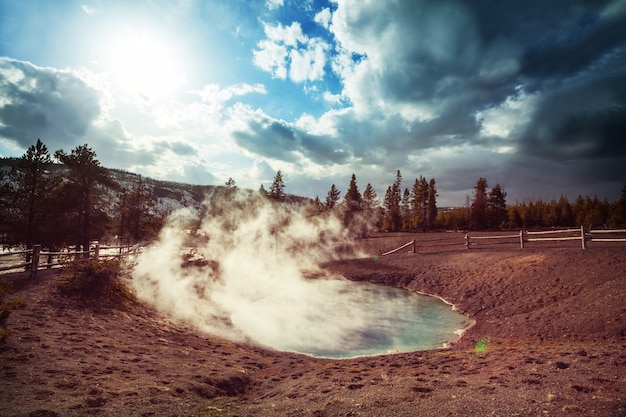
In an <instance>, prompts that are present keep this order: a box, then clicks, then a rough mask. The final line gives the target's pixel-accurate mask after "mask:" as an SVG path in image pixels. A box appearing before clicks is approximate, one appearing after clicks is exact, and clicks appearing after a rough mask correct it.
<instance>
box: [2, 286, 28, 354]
mask: <svg viewBox="0 0 626 417" xmlns="http://www.w3.org/2000/svg"><path fill="white" fill-rule="evenodd" d="M14 292H15V291H14V290H13V284H12V283H11V282H8V281H5V280H0V345H1V344H2V343H4V342H5V341H6V338H7V337H9V335H11V333H13V330H12V329H7V328H6V326H5V323H6V320H7V319H8V318H9V315H10V314H11V312H12V311H13V310H15V309H16V308H18V307H21V306H23V305H24V303H23V302H22V301H21V300H19V299H18V300H11V301H4V296H5V295H7V294H13V293H14Z"/></svg>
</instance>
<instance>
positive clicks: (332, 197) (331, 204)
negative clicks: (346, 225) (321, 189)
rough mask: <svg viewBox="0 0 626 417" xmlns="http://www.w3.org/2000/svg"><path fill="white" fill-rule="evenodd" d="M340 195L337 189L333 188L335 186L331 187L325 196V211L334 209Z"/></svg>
mask: <svg viewBox="0 0 626 417" xmlns="http://www.w3.org/2000/svg"><path fill="white" fill-rule="evenodd" d="M340 195H341V193H340V192H339V190H338V189H337V187H335V184H333V185H331V187H330V190H329V191H328V194H327V195H326V210H328V211H331V210H333V209H334V208H335V206H336V205H337V202H338V201H339V196H340Z"/></svg>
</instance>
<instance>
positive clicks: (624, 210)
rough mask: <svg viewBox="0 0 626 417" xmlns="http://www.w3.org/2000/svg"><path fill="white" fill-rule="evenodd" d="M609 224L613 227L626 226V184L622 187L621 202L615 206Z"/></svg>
mask: <svg viewBox="0 0 626 417" xmlns="http://www.w3.org/2000/svg"><path fill="white" fill-rule="evenodd" d="M609 223H610V226H611V227H625V226H626V183H624V186H623V187H622V195H621V196H620V198H619V200H617V201H616V202H615V203H614V204H613V208H612V210H611V217H610V218H609Z"/></svg>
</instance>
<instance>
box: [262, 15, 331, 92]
mask: <svg viewBox="0 0 626 417" xmlns="http://www.w3.org/2000/svg"><path fill="white" fill-rule="evenodd" d="M264 30H265V35H266V36H267V39H263V40H261V41H259V42H258V43H257V49H256V50H254V51H253V56H254V59H253V62H254V64H255V65H256V66H257V67H259V68H260V69H262V70H263V71H266V72H268V73H270V74H272V76H273V77H276V78H280V79H285V78H286V77H287V75H288V76H289V79H290V80H291V81H293V82H295V83H301V82H305V81H316V80H321V79H323V77H324V67H325V65H326V53H327V51H328V50H329V48H330V46H329V45H328V44H327V43H326V42H324V41H323V40H321V39H318V38H309V37H308V36H306V35H304V34H303V33H302V28H301V26H300V23H298V22H293V23H292V24H291V25H289V26H283V25H281V24H280V23H278V24H276V25H270V24H267V23H265V24H264Z"/></svg>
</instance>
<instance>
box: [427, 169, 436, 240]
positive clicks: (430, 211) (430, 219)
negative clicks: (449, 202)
mask: <svg viewBox="0 0 626 417" xmlns="http://www.w3.org/2000/svg"><path fill="white" fill-rule="evenodd" d="M437 196H438V194H437V189H436V188H435V179H434V178H431V179H430V182H429V183H428V197H427V203H426V204H427V206H426V218H427V222H426V229H428V230H430V229H432V228H433V226H434V225H435V220H436V219H437Z"/></svg>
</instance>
